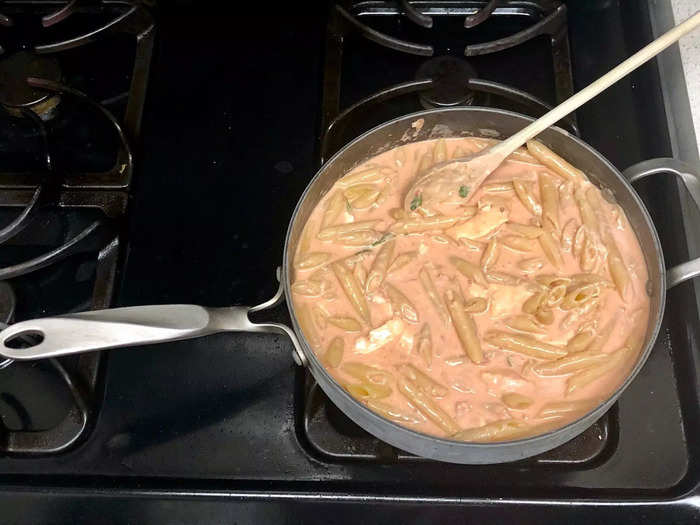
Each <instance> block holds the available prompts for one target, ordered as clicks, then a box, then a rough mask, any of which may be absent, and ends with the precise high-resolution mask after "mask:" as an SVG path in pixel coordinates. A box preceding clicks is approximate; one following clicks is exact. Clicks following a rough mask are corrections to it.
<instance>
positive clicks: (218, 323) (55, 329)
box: [0, 268, 306, 364]
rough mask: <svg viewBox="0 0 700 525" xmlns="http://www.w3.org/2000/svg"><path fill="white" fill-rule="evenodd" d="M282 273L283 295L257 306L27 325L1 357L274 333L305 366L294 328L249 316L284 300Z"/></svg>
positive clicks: (150, 309)
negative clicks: (284, 338)
mask: <svg viewBox="0 0 700 525" xmlns="http://www.w3.org/2000/svg"><path fill="white" fill-rule="evenodd" d="M280 274H281V272H280V269H279V268H278V269H277V279H278V281H280V284H279V287H278V289H277V293H276V294H275V295H274V296H273V297H272V298H271V299H269V300H268V301H265V302H264V303H261V304H259V305H257V306H253V307H248V306H231V307H225V308H205V307H203V306H197V305H194V304H164V305H150V306H132V307H126V308H111V309H106V310H92V311H89V312H81V313H76V314H68V315H61V316H56V317H44V318H42V319H33V320H30V321H22V322H20V323H16V324H13V325H10V326H9V327H8V328H6V329H5V330H3V331H2V332H0V356H4V357H7V358H10V359H16V360H23V361H24V360H32V359H44V358H48V357H61V356H66V355H71V354H80V353H83V352H91V351H94V350H105V349H108V348H122V347H131V346H140V345H147V344H154V343H162V342H165V341H177V340H181V339H192V338H195V337H203V336H205V335H210V334H214V333H217V332H268V333H275V334H281V335H286V336H288V337H289V338H290V339H291V341H292V344H293V345H294V354H293V356H294V360H295V361H296V362H297V363H298V364H305V362H306V359H305V356H304V354H303V352H302V351H301V348H300V346H299V341H298V339H297V337H296V335H295V334H294V331H293V330H292V329H291V328H289V327H288V326H286V325H283V324H278V323H253V322H252V321H251V320H250V319H249V317H248V314H250V313H251V312H258V311H262V310H266V309H268V308H272V307H273V306H276V305H278V304H280V303H281V302H282V301H283V300H284V286H283V284H282V282H281V279H280Z"/></svg>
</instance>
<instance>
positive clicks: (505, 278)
mask: <svg viewBox="0 0 700 525" xmlns="http://www.w3.org/2000/svg"><path fill="white" fill-rule="evenodd" d="M486 280H487V281H488V282H490V283H495V284H502V285H504V286H519V285H521V284H522V283H523V280H522V279H521V278H520V277H518V276H517V275H511V274H509V273H505V272H493V271H492V272H489V273H487V274H486Z"/></svg>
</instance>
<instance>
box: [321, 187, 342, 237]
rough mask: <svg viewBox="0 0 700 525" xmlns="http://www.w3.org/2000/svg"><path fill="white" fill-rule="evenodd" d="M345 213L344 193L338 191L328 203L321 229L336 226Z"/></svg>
mask: <svg viewBox="0 0 700 525" xmlns="http://www.w3.org/2000/svg"><path fill="white" fill-rule="evenodd" d="M343 211H345V196H344V195H343V194H342V192H340V191H336V192H335V193H334V194H333V195H331V197H330V198H329V199H328V201H327V202H326V208H325V209H324V210H323V215H322V216H321V229H324V228H327V227H329V226H332V225H334V224H335V223H336V221H337V220H338V218H339V217H340V214H341V213H343Z"/></svg>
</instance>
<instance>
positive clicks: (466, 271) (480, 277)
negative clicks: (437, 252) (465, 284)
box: [450, 256, 489, 286]
mask: <svg viewBox="0 0 700 525" xmlns="http://www.w3.org/2000/svg"><path fill="white" fill-rule="evenodd" d="M450 262H451V263H452V264H453V265H454V266H455V268H457V271H458V272H459V273H461V274H462V275H464V277H466V278H467V279H469V280H470V281H472V282H474V283H476V284H480V285H482V286H488V285H489V283H488V282H487V281H486V276H485V275H484V272H482V271H481V268H479V267H478V266H477V265H476V264H474V263H471V262H469V261H466V260H464V259H461V258H459V257H454V256H453V257H450Z"/></svg>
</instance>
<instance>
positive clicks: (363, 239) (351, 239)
mask: <svg viewBox="0 0 700 525" xmlns="http://www.w3.org/2000/svg"><path fill="white" fill-rule="evenodd" d="M381 238H382V233H381V232H378V231H376V230H359V231H355V232H346V233H341V234H339V235H337V236H336V238H335V242H336V243H338V244H342V245H343V246H371V245H373V244H375V243H377V242H378V241H379V240H380V239H381Z"/></svg>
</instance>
